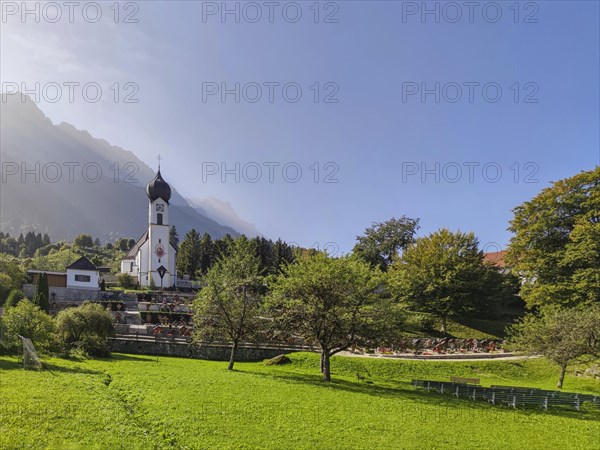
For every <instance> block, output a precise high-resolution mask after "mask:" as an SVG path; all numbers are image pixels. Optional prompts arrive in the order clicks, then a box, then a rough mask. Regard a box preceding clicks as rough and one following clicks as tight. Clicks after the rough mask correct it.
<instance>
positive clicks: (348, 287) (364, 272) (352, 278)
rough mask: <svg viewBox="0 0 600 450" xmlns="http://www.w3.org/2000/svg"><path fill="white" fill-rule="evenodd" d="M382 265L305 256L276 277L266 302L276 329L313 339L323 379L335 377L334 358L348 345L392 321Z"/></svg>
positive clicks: (320, 255)
mask: <svg viewBox="0 0 600 450" xmlns="http://www.w3.org/2000/svg"><path fill="white" fill-rule="evenodd" d="M383 292H384V280H383V277H382V274H381V272H380V271H379V269H375V270H372V269H371V267H370V266H369V265H368V264H366V263H364V262H362V261H359V260H357V259H356V258H348V257H346V258H341V259H334V258H330V257H328V256H327V255H325V254H323V253H320V252H318V253H316V254H313V255H304V256H302V257H299V258H298V259H297V260H296V262H295V263H293V264H289V265H288V266H287V267H286V268H285V269H284V272H283V274H282V275H280V276H279V277H277V278H276V279H274V281H273V282H272V284H271V292H270V294H269V297H268V305H269V309H270V311H271V315H272V317H273V318H274V321H275V327H276V328H277V329H279V330H282V331H285V332H287V333H289V334H291V335H293V336H298V337H301V338H303V339H304V340H306V341H308V342H315V343H316V344H317V345H318V346H319V348H320V350H321V373H322V375H323V380H325V381H330V380H331V365H330V358H331V356H333V355H335V354H336V353H338V352H340V351H343V350H345V349H347V348H349V347H350V346H352V345H354V344H357V343H360V342H365V341H371V342H373V341H375V340H377V338H378V337H379V336H381V335H383V334H385V330H386V329H387V326H388V325H390V324H391V320H390V315H391V312H392V311H393V309H392V308H389V307H388V306H391V305H389V303H386V302H385V301H384V299H383V298H382V293H383Z"/></svg>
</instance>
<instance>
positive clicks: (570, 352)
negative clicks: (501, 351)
mask: <svg viewBox="0 0 600 450" xmlns="http://www.w3.org/2000/svg"><path fill="white" fill-rule="evenodd" d="M509 335H510V337H509V339H508V345H507V348H509V349H515V350H521V351H524V352H526V353H527V354H530V355H543V356H545V357H546V358H548V359H549V360H551V361H553V362H555V363H556V364H558V365H559V366H560V375H559V379H558V383H557V387H558V388H562V387H563V382H564V379H565V373H566V370H567V367H568V366H569V365H570V364H573V363H582V362H588V361H593V360H595V359H597V358H599V357H600V304H594V305H580V306H577V307H559V306H556V305H551V306H546V307H544V308H542V310H541V312H538V314H531V313H530V314H527V315H526V316H525V317H524V318H523V320H522V321H521V322H520V323H518V324H516V325H513V326H512V327H511V328H510V329H509Z"/></svg>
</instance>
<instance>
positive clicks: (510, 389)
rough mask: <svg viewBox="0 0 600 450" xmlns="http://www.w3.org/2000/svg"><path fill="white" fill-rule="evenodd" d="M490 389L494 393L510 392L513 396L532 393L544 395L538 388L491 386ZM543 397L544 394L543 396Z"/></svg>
mask: <svg viewBox="0 0 600 450" xmlns="http://www.w3.org/2000/svg"><path fill="white" fill-rule="evenodd" d="M490 389H494V390H496V391H503V392H510V393H515V394H533V393H542V394H543V393H544V392H543V391H542V390H541V389H539V388H530V387H517V386H498V385H492V386H490ZM544 395H545V394H544Z"/></svg>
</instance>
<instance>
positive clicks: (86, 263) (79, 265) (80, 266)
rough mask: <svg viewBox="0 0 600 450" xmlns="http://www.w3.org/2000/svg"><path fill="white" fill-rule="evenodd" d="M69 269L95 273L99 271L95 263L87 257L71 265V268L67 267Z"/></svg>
mask: <svg viewBox="0 0 600 450" xmlns="http://www.w3.org/2000/svg"><path fill="white" fill-rule="evenodd" d="M67 269H75V270H91V271H94V272H95V271H97V270H98V268H97V267H96V266H95V265H94V263H92V262H91V261H90V260H89V259H87V258H86V257H85V256H82V257H81V258H79V259H78V260H77V261H75V262H74V263H73V264H71V265H70V266H67Z"/></svg>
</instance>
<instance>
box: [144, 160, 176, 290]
mask: <svg viewBox="0 0 600 450" xmlns="http://www.w3.org/2000/svg"><path fill="white" fill-rule="evenodd" d="M146 194H148V200H149V203H148V236H147V239H148V240H147V243H148V247H149V248H148V251H147V252H144V253H146V255H147V257H148V262H147V266H146V267H147V280H144V279H143V278H142V279H140V284H141V285H143V286H149V285H150V280H151V279H153V280H154V285H155V286H156V287H161V286H162V287H171V286H173V285H175V278H176V275H175V249H174V248H173V247H172V246H171V245H170V243H169V231H170V226H169V200H170V199H171V186H169V184H168V183H167V182H166V181H165V180H164V179H163V177H162V175H161V173H160V165H159V167H158V173H157V174H156V176H155V177H154V179H153V180H152V181H150V183H148V186H147V187H146ZM146 255H144V256H146ZM144 265H145V264H144ZM161 274H162V278H161Z"/></svg>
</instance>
